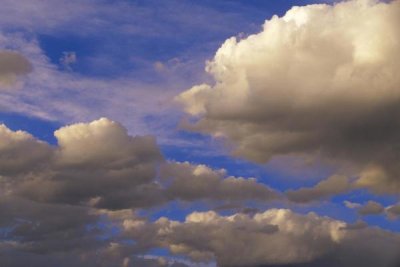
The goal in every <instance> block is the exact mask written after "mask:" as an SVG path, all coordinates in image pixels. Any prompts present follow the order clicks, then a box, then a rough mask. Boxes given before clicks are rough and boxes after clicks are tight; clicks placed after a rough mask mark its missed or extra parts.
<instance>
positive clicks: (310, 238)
mask: <svg viewBox="0 0 400 267" xmlns="http://www.w3.org/2000/svg"><path fill="white" fill-rule="evenodd" d="M124 226H125V233H126V234H128V235H129V234H130V235H131V236H140V235H142V236H146V238H145V240H147V241H148V240H152V242H153V243H154V244H158V245H159V246H163V247H166V248H168V249H169V250H170V251H171V252H173V253H176V254H183V255H186V256H188V257H189V258H191V259H192V260H194V261H202V262H207V261H211V260H213V259H215V260H216V261H217V264H218V266H222V267H223V266H277V265H279V266H345V267H347V266H348V267H350V266H371V267H372V266H388V267H394V266H397V265H396V264H398V263H399V260H400V258H399V256H398V255H399V254H398V252H399V247H400V246H399V245H400V236H399V235H398V234H394V233H390V232H385V231H383V230H380V229H378V228H368V227H367V226H366V225H365V223H356V224H346V223H344V222H342V221H337V220H333V219H330V218H327V217H319V216H317V215H316V214H314V213H309V214H307V215H300V214H296V213H294V212H292V211H290V210H285V209H271V210H268V211H265V212H262V213H256V214H255V215H254V216H249V215H245V214H242V213H239V214H234V215H231V216H221V215H219V214H217V213H215V212H213V211H208V212H194V213H192V214H190V215H188V216H187V217H186V220H185V221H184V222H178V221H171V220H168V219H167V218H160V219H159V220H157V221H156V222H155V223H154V224H145V223H141V224H138V223H134V222H130V221H129V220H126V221H125V222H124ZM367 240H371V242H367ZM372 240H374V241H372ZM358 255H363V257H359V256H358Z"/></svg>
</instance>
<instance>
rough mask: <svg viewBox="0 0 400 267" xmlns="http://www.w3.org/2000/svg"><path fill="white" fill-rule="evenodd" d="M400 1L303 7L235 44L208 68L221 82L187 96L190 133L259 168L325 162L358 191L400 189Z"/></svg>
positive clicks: (233, 41) (220, 51) (226, 47)
mask: <svg viewBox="0 0 400 267" xmlns="http://www.w3.org/2000/svg"><path fill="white" fill-rule="evenodd" d="M399 18H400V1H391V2H388V3H384V2H377V1H369V0H354V1H345V2H341V3H337V4H335V5H333V6H330V5H324V4H321V5H310V6H304V7H293V8H292V9H291V10H289V11H288V12H287V13H286V14H285V15H284V16H283V17H277V16H273V17H272V18H271V19H270V20H267V21H266V22H265V24H264V25H263V30H262V31H261V32H260V33H258V34H253V35H250V36H248V37H247V38H245V39H242V40H238V39H237V38H235V37H232V38H230V39H228V40H226V41H225V43H224V44H223V45H222V46H221V47H220V48H219V49H218V51H217V52H216V54H215V56H214V59H213V60H212V61H210V62H208V63H207V66H206V70H207V72H208V73H209V74H211V75H212V76H213V77H214V80H215V84H201V85H196V86H194V87H193V88H191V89H189V90H187V91H185V92H183V93H182V94H180V95H179V96H178V97H177V101H178V102H180V103H182V105H183V107H184V109H185V111H186V112H187V113H188V114H189V115H191V116H194V117H195V118H197V120H196V122H194V123H187V122H186V123H184V126H185V127H186V128H188V129H191V130H194V131H199V132H203V133H208V134H211V135H213V136H217V137H222V138H223V139H224V140H226V141H227V142H228V143H229V144H231V145H232V147H233V154H234V155H236V156H240V157H244V158H247V159H250V160H253V161H256V162H262V163H264V162H268V161H269V160H270V159H271V158H274V157H277V156H297V157H301V158H306V159H307V160H309V159H310V158H311V159H313V158H314V159H316V158H322V159H324V160H326V161H327V162H329V163H333V164H337V165H338V166H340V167H343V168H344V167H349V165H350V166H351V168H353V170H354V169H356V170H357V171H358V172H359V173H360V179H359V181H358V182H357V185H358V186H360V187H368V188H371V189H372V190H374V191H375V192H377V193H385V192H391V193H398V192H400V181H399V179H398V177H400V175H399V173H400V170H399V168H398V164H397V162H398V158H399V151H400V149H399V148H398V145H397V144H398V143H399V141H400V139H399V136H400V127H399V125H400V124H399V119H398V118H399V115H400V109H399V106H400V105H399V103H400V91H399V90H398V85H399V84H400V78H399V77H400V74H399V70H400V68H399V62H400V58H399V53H397V51H398V50H399V44H400V34H399V31H398V25H399V24H400V20H399Z"/></svg>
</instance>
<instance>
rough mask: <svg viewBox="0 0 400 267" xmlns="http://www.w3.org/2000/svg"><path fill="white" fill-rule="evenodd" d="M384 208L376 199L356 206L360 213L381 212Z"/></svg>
mask: <svg viewBox="0 0 400 267" xmlns="http://www.w3.org/2000/svg"><path fill="white" fill-rule="evenodd" d="M384 210H385V208H384V207H383V206H382V205H381V204H380V203H378V202H376V201H368V202H367V203H366V204H365V205H363V206H361V207H360V208H358V213H359V214H361V215H371V214H381V213H382V212H383V211H384Z"/></svg>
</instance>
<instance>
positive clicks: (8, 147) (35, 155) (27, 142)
mask: <svg viewBox="0 0 400 267" xmlns="http://www.w3.org/2000/svg"><path fill="white" fill-rule="evenodd" d="M51 154H52V151H51V148H50V146H49V145H47V144H46V143H44V142H41V141H38V140H36V139H35V138H34V137H33V136H32V135H30V134H28V133H26V132H23V131H16V132H14V131H11V130H10V129H8V128H7V127H6V126H5V125H4V124H0V176H3V175H8V174H16V173H21V172H26V171H32V170H34V169H37V168H40V166H41V165H42V164H43V163H44V162H45V161H47V160H49V158H50V157H51Z"/></svg>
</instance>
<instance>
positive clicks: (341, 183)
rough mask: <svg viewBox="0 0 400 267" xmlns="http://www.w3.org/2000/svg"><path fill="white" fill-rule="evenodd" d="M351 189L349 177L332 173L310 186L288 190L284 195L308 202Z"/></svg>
mask: <svg viewBox="0 0 400 267" xmlns="http://www.w3.org/2000/svg"><path fill="white" fill-rule="evenodd" d="M350 189H351V184H350V181H349V179H348V178H347V177H346V176H343V175H333V176H331V177H329V178H328V179H326V180H323V181H321V182H319V183H318V184H316V185H315V186H314V187H311V188H300V189H297V190H288V191H287V192H286V195H287V196H288V198H289V200H291V201H294V202H300V203H305V202H310V201H315V200H320V199H324V198H328V197H331V196H334V195H338V194H342V193H345V192H347V191H348V190H350Z"/></svg>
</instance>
